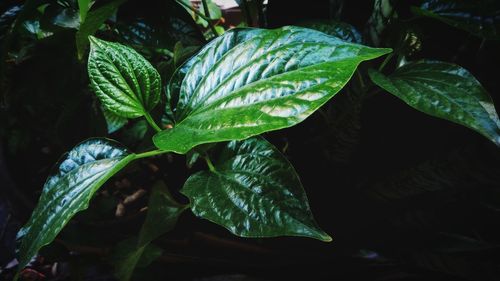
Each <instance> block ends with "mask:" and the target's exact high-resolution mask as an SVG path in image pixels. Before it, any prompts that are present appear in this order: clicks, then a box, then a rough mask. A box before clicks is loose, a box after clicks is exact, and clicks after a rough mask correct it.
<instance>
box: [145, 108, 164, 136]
mask: <svg viewBox="0 0 500 281" xmlns="http://www.w3.org/2000/svg"><path fill="white" fill-rule="evenodd" d="M144 117H145V118H146V121H148V123H149V125H151V127H153V129H155V131H157V132H160V131H161V128H160V127H159V126H158V125H157V124H156V122H155V120H153V118H152V117H151V115H150V114H149V113H147V112H145V113H144Z"/></svg>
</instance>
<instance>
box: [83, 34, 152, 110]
mask: <svg viewBox="0 0 500 281" xmlns="http://www.w3.org/2000/svg"><path fill="white" fill-rule="evenodd" d="M89 38H90V42H91V47H90V55H89V63H88V71H89V77H90V81H91V83H92V87H93V89H94V91H95V93H96V95H97V96H98V97H99V99H100V100H101V102H102V104H103V106H104V107H106V109H108V110H110V111H112V112H113V113H115V114H117V115H119V116H122V117H126V118H136V117H140V116H143V115H146V114H148V111H150V110H151V109H153V108H154V107H155V105H156V104H157V103H158V101H159V99H160V87H161V79H160V75H159V74H158V72H157V71H156V70H155V69H154V67H153V66H152V65H151V64H150V63H149V62H148V61H147V60H146V59H144V58H143V57H142V56H141V55H139V54H138V53H137V52H136V51H134V50H133V49H131V48H129V47H126V46H123V45H121V44H118V43H112V42H106V41H103V40H100V39H97V38H95V37H92V36H91V37H89Z"/></svg>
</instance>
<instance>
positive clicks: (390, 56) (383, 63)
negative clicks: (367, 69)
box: [378, 53, 394, 71]
mask: <svg viewBox="0 0 500 281" xmlns="http://www.w3.org/2000/svg"><path fill="white" fill-rule="evenodd" d="M393 56H394V53H390V54H389V55H387V57H385V60H384V61H383V62H382V64H381V65H380V67H379V68H378V71H382V69H384V67H385V65H386V64H387V63H388V62H389V61H390V60H391V59H392V57H393Z"/></svg>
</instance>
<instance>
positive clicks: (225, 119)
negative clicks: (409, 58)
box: [154, 26, 390, 153]
mask: <svg viewBox="0 0 500 281" xmlns="http://www.w3.org/2000/svg"><path fill="white" fill-rule="evenodd" d="M388 52H390V49H374V48H369V47H366V46H362V45H357V44H352V43H347V42H344V41H342V40H340V39H338V38H336V37H332V36H329V35H326V34H324V33H322V32H319V31H315V30H311V29H307V28H301V27H290V26H288V27H283V28H279V29H274V30H264V29H233V30H231V31H229V32H227V33H225V34H224V35H222V36H220V37H218V38H216V39H214V40H213V41H211V42H210V43H209V44H207V45H206V46H205V47H204V48H203V49H202V50H201V51H200V52H199V53H198V54H197V55H195V56H194V57H193V58H191V59H190V60H189V61H187V62H186V63H185V64H184V65H183V66H182V67H181V68H180V69H178V71H177V72H176V74H174V76H173V78H172V80H171V81H170V87H169V93H168V96H169V97H170V98H169V101H170V102H171V105H170V107H169V108H175V121H176V122H177V123H176V124H175V126H174V128H173V129H170V130H166V131H162V132H160V133H158V134H156V135H155V136H154V143H155V144H156V146H157V147H158V148H160V149H164V150H169V151H174V152H177V153H186V152H187V151H189V150H190V149H191V148H192V147H194V146H196V145H199V144H202V143H210V142H219V141H225V140H233V139H245V138H248V137H250V136H254V135H258V134H260V133H263V132H266V131H271V130H277V129H282V128H286V127H290V126H293V125H295V124H297V123H299V122H301V121H302V120H304V119H305V118H307V117H308V116H309V115H311V114H312V113H313V112H314V111H315V110H316V109H318V108H319V107H320V106H321V105H323V104H324V103H325V102H326V101H327V100H329V99H330V98H331V97H333V96H334V95H335V94H336V93H337V92H338V91H339V90H340V89H342V87H343V86H344V85H345V84H346V83H347V82H348V81H349V79H350V78H351V76H352V74H353V73H354V71H355V69H356V67H357V66H358V64H359V63H360V62H362V61H364V60H369V59H373V58H376V57H379V56H381V55H383V54H386V53H388ZM168 110H169V109H168V108H167V111H168ZM167 115H169V114H168V112H167Z"/></svg>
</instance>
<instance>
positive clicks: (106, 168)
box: [18, 139, 135, 269]
mask: <svg viewBox="0 0 500 281" xmlns="http://www.w3.org/2000/svg"><path fill="white" fill-rule="evenodd" d="M134 157H135V154H132V153H130V152H129V151H128V150H127V149H126V148H124V147H123V146H121V145H120V144H118V143H116V142H114V141H111V140H108V139H89V140H86V141H84V142H82V143H80V144H79V145H77V146H76V147H75V148H73V149H72V150H71V151H70V152H68V153H67V154H65V155H64V156H63V157H62V159H61V160H60V162H59V164H58V165H57V167H56V169H55V170H54V172H53V173H52V174H51V175H50V176H49V177H48V179H47V182H46V183H45V185H44V187H43V191H42V195H41V197H40V199H39V201H38V205H37V207H36V208H35V210H34V211H33V214H32V215H31V218H30V220H29V221H28V223H27V224H26V225H25V226H24V227H23V228H22V229H21V230H20V231H19V233H18V236H19V237H22V244H21V247H20V249H19V268H20V269H22V268H23V267H24V266H26V264H27V263H28V262H29V260H30V259H31V258H32V257H33V256H34V255H35V254H36V253H37V252H38V250H39V249H40V248H41V247H43V246H45V245H47V244H49V243H50V242H52V240H54V238H55V237H56V236H57V234H58V233H59V232H60V231H61V230H62V229H63V227H64V226H65V225H66V224H67V223H68V221H69V220H70V219H71V218H72V217H73V216H74V215H75V214H76V213H77V212H79V211H82V210H85V209H86V208H87V207H88V204H89V201H90V199H91V198H92V195H93V194H94V193H95V192H96V191H97V190H98V189H99V187H101V186H102V185H103V184H104V183H105V182H106V181H107V180H108V179H109V178H110V177H112V176H113V175H114V174H116V173H117V172H118V171H120V170H121V169H122V168H123V167H125V166H126V165H127V164H128V163H129V162H130V161H132V160H133V159H134Z"/></svg>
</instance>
